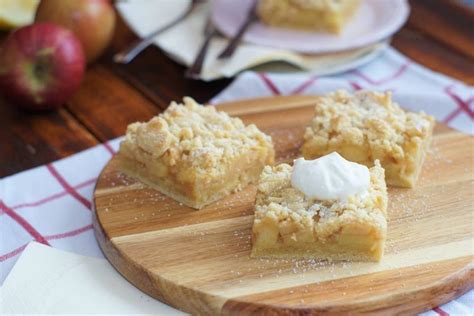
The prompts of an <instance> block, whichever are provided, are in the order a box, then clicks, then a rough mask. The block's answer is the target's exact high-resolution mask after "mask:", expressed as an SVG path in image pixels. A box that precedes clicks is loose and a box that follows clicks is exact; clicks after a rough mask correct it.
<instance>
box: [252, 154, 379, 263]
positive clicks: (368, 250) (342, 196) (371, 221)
mask: <svg viewBox="0 0 474 316" xmlns="http://www.w3.org/2000/svg"><path fill="white" fill-rule="evenodd" d="M386 210H387V190H386V185H385V180H384V170H383V168H381V167H380V164H379V163H378V161H376V162H375V165H374V166H373V167H372V168H370V170H369V169H368V168H367V167H366V166H364V165H359V164H356V163H353V162H349V161H347V160H345V159H344V158H342V157H341V156H340V155H339V154H337V153H332V154H330V155H327V156H324V157H321V158H319V159H316V160H313V161H306V160H304V159H303V158H300V159H297V160H295V163H294V166H290V165H288V164H280V165H277V166H274V167H271V166H266V167H265V168H264V170H263V172H262V175H261V176H260V181H259V183H258V187H257V197H256V203H255V219H254V224H253V228H252V231H253V234H252V241H253V244H252V253H251V256H252V257H283V258H301V257H305V258H318V259H329V260H360V261H379V260H380V259H381V257H382V254H383V249H384V243H385V238H386V231H387V220H386V216H387V213H386Z"/></svg>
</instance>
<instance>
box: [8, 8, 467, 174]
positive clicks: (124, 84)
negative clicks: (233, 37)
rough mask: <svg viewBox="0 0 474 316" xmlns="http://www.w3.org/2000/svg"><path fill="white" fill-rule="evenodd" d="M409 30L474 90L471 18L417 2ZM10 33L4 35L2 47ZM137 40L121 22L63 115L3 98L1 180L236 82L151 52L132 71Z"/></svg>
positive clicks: (404, 42)
mask: <svg viewBox="0 0 474 316" xmlns="http://www.w3.org/2000/svg"><path fill="white" fill-rule="evenodd" d="M410 3H411V6H412V13H411V16H410V19H409V21H408V23H407V24H406V25H405V26H404V27H403V29H402V30H401V31H400V32H398V33H397V34H396V35H395V37H394V38H393V42H392V44H393V46H394V47H396V48H397V49H398V50H400V51H401V52H402V53H404V54H405V55H407V56H408V57H410V58H412V59H413V60H415V61H416V62H418V63H420V64H423V65H425V66H427V67H429V68H431V69H433V70H435V71H439V72H442V73H445V74H447V75H449V76H452V77H454V78H457V79H459V80H462V81H464V82H466V83H468V84H474V11H472V9H470V8H468V7H465V6H462V5H460V4H458V3H457V2H456V1H455V0H412V1H410ZM5 36H6V34H1V33H0V41H1V40H2V39H3V38H5ZM135 38H136V37H135V35H134V34H133V33H132V32H131V31H130V30H129V29H128V28H127V26H126V25H125V24H124V22H123V21H122V20H120V18H119V20H118V25H117V28H116V34H115V37H114V40H113V43H112V45H111V47H110V49H109V51H108V52H107V54H105V55H104V56H103V57H102V58H101V59H100V60H99V61H98V62H96V63H95V64H93V65H91V66H89V69H88V71H87V73H86V76H85V78H84V81H83V83H82V86H81V88H80V90H79V92H78V93H77V94H76V95H75V96H74V97H73V98H72V99H71V100H70V101H69V102H68V103H67V104H66V106H65V107H64V108H62V109H60V110H58V111H55V112H50V113H46V114H29V113H25V112H22V111H19V110H17V109H15V108H14V107H13V106H10V104H7V102H6V101H4V100H1V99H0V125H1V128H0V146H1V147H0V177H4V176H8V175H11V174H14V173H17V172H19V171H22V170H25V169H29V168H32V167H35V166H38V165H42V164H45V163H48V162H51V161H54V160H56V159H59V158H63V157H66V156H68V155H71V154H74V153H76V152H78V151H81V150H84V149H86V148H88V147H91V146H94V145H96V144H99V143H101V142H104V141H106V140H109V139H111V138H115V137H117V136H120V135H122V134H123V133H124V131H125V128H126V126H127V124H129V123H131V122H134V121H144V120H148V119H150V118H151V117H152V116H153V115H156V114H157V113H159V112H160V111H162V110H163V109H164V108H166V106H167V105H168V104H169V102H170V101H171V100H179V99H181V98H182V97H183V96H185V95H190V96H192V97H194V98H195V99H197V100H198V101H200V102H206V101H207V100H209V99H210V98H211V97H212V96H214V95H215V94H217V93H218V92H219V91H221V90H222V89H224V88H225V87H226V86H227V85H228V84H229V83H230V82H231V81H232V80H230V79H224V80H219V81H215V82H212V83H204V82H199V81H192V80H186V79H184V76H183V74H184V71H185V68H184V67H183V66H180V65H178V64H177V63H175V62H174V61H172V60H170V59H169V58H167V57H166V56H165V55H164V54H163V53H162V52H161V51H160V50H159V49H158V48H156V47H154V46H153V47H149V48H148V49H147V50H145V51H144V52H143V53H142V54H141V55H140V56H139V57H138V58H136V59H135V60H134V61H133V62H132V63H131V64H129V65H116V64H114V63H113V62H112V60H111V56H112V54H113V52H115V51H117V50H120V49H121V48H123V47H124V46H125V45H126V44H127V43H130V42H131V41H132V40H134V39H135Z"/></svg>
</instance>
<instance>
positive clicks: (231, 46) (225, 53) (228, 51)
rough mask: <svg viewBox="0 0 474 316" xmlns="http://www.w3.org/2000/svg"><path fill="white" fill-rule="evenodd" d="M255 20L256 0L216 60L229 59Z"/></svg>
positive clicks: (256, 18) (256, 17)
mask: <svg viewBox="0 0 474 316" xmlns="http://www.w3.org/2000/svg"><path fill="white" fill-rule="evenodd" d="M257 20H258V16H257V0H254V2H253V3H252V6H251V7H250V9H249V11H248V12H247V17H246V18H245V21H244V22H243V23H242V25H240V27H239V29H238V30H237V33H235V35H234V36H233V37H232V38H231V40H230V41H229V43H228V44H227V46H226V47H225V48H224V49H223V50H222V52H221V53H220V54H219V56H218V57H217V58H218V59H224V58H229V57H231V56H232V55H233V54H234V52H235V50H236V49H237V47H238V46H239V44H240V41H241V40H242V37H243V36H244V34H245V32H246V31H247V29H248V28H249V26H250V25H251V24H252V23H253V22H255V21H257Z"/></svg>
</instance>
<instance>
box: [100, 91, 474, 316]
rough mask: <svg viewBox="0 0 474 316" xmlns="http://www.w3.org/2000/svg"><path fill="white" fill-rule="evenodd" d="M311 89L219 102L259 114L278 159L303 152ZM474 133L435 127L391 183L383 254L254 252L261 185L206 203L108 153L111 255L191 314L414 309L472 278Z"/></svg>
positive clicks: (103, 209)
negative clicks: (364, 258)
mask: <svg viewBox="0 0 474 316" xmlns="http://www.w3.org/2000/svg"><path fill="white" fill-rule="evenodd" d="M313 102H314V97H310V96H306V97H305V96H292V97H278V98H265V99H254V100H248V101H240V102H234V103H229V104H226V105H221V106H220V109H221V110H224V111H226V112H228V113H229V114H231V115H237V116H239V117H241V118H242V119H243V120H244V121H245V122H246V123H251V122H252V123H255V124H256V125H257V126H258V127H259V128H261V129H262V130H263V131H264V132H266V133H269V134H270V135H271V136H272V137H273V140H274V143H275V146H276V149H277V158H278V160H279V161H283V160H290V159H292V158H293V157H295V156H296V155H297V154H298V149H299V146H300V145H301V142H302V135H303V131H304V127H305V126H306V125H307V124H308V123H309V121H310V120H311V117H312V115H313V105H312V104H313ZM473 148H474V141H473V137H470V136H466V135H463V134H460V133H458V132H455V131H453V130H451V129H448V128H446V127H444V126H441V125H439V126H437V127H436V131H435V136H434V141H433V145H432V148H431V150H430V154H429V156H428V158H427V161H426V162H425V164H424V167H423V172H422V175H421V178H420V179H419V181H418V184H417V186H416V188H415V189H394V188H390V189H389V200H390V203H389V225H388V240H387V244H386V250H385V256H384V258H383V260H382V262H381V263H327V262H316V261H312V260H293V261H291V260H267V259H251V258H250V257H249V253H250V248H251V239H250V234H251V227H252V221H253V216H252V214H253V201H254V198H255V188H254V187H253V186H249V187H247V188H246V189H245V190H244V191H242V192H240V193H237V194H234V195H232V196H229V197H227V198H226V199H224V200H221V201H219V202H216V203H214V204H212V205H210V206H208V207H206V208H204V209H202V210H200V211H196V210H193V209H190V208H187V207H185V206H182V205H180V204H179V203H177V202H175V201H174V200H172V199H170V198H168V197H166V196H164V195H162V194H160V193H159V192H156V191H154V190H152V189H149V188H146V187H145V186H143V185H142V184H140V183H138V182H136V181H135V180H133V179H130V178H127V177H125V176H124V175H122V174H121V173H120V172H119V171H118V170H117V168H116V161H114V159H112V160H111V161H110V163H109V164H108V165H107V166H106V168H105V169H104V170H103V172H102V174H101V175H100V178H99V180H98V182H97V187H96V190H95V194H94V202H95V208H96V212H95V215H96V216H95V223H94V227H95V231H96V235H97V238H98V240H99V243H100V245H101V247H102V250H103V251H104V253H105V255H106V256H107V258H108V260H109V261H110V262H111V263H112V265H114V266H115V267H116V268H117V270H118V271H119V272H120V273H121V274H122V275H123V276H124V277H125V278H127V279H128V280H129V281H130V282H132V283H133V284H134V285H135V286H137V287H138V288H140V289H141V290H143V291H144V292H146V293H148V294H149V295H151V296H153V297H155V298H157V299H159V300H161V301H163V302H165V303H168V304H171V305H173V306H175V307H176V308H179V309H181V310H183V311H186V312H189V313H192V314H203V315H209V314H225V315H228V314H235V315H243V314H257V313H258V314H260V313H271V314H274V313H276V314H298V313H301V314H306V313H308V312H311V313H325V314H338V313H341V312H351V313H354V314H357V313H373V314H387V313H391V314H392V313H416V312H420V311H423V310H426V309H429V308H432V307H434V306H437V305H439V304H442V303H445V302H447V301H449V300H451V299H453V298H455V297H457V296H459V295H461V294H462V293H464V292H466V291H467V290H469V289H471V288H473V287H474V273H473V271H474V264H473V258H474V236H473V232H474V229H473V223H474V210H473V205H474V194H473V183H474V182H473V181H474V176H473V157H474V155H473Z"/></svg>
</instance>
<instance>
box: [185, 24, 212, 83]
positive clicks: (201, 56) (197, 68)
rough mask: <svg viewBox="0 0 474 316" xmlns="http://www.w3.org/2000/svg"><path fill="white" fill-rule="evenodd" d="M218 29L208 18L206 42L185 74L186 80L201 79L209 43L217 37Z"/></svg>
mask: <svg viewBox="0 0 474 316" xmlns="http://www.w3.org/2000/svg"><path fill="white" fill-rule="evenodd" d="M217 33H218V32H217V29H216V28H215V26H214V24H213V23H212V19H211V17H208V18H207V22H206V25H205V27H204V42H203V43H202V45H201V48H200V49H199V52H198V54H197V55H196V58H195V60H194V62H193V64H192V65H191V66H190V67H189V68H188V70H187V71H186V73H185V77H186V78H190V79H199V75H200V74H201V70H202V66H203V64H204V60H205V59H206V54H207V50H208V48H209V43H210V42H211V39H212V37H213V36H214V35H217Z"/></svg>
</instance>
